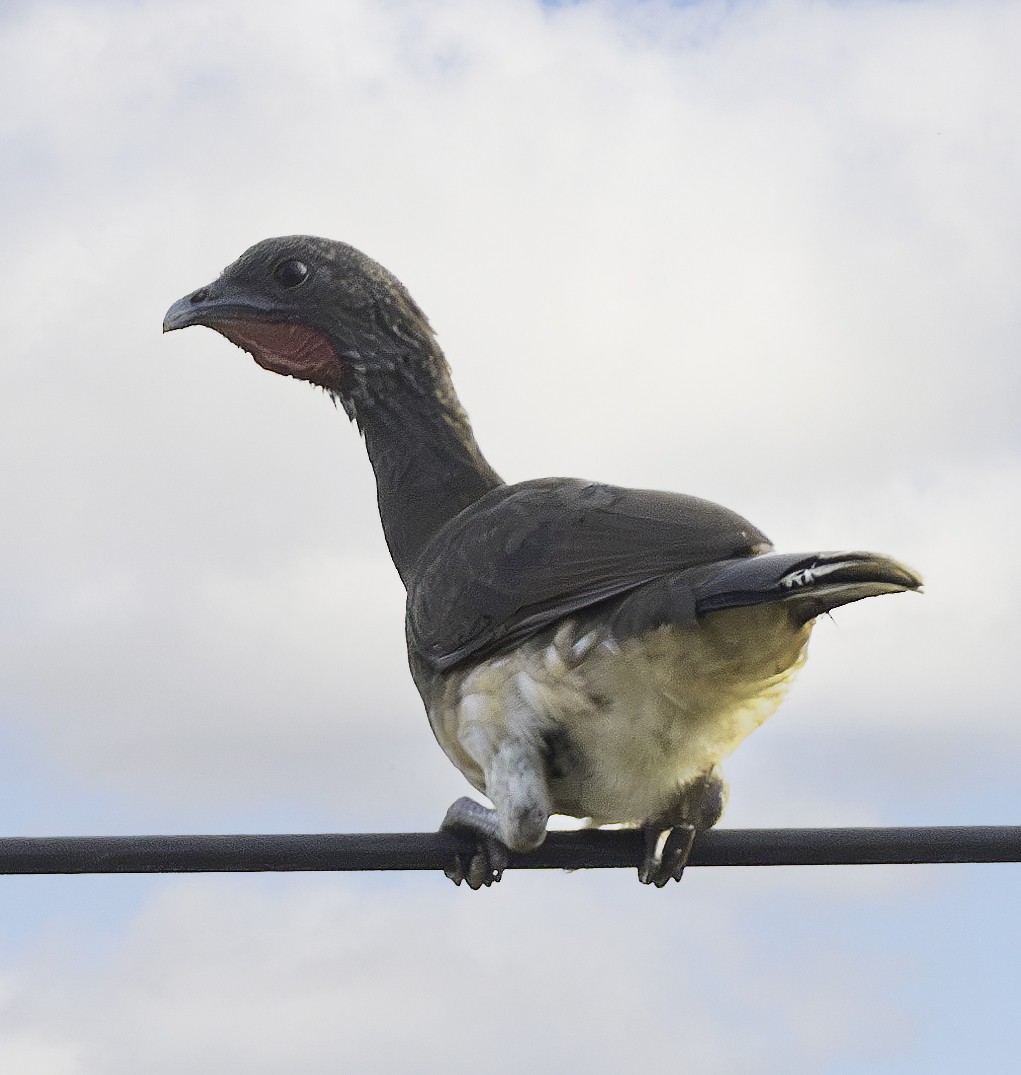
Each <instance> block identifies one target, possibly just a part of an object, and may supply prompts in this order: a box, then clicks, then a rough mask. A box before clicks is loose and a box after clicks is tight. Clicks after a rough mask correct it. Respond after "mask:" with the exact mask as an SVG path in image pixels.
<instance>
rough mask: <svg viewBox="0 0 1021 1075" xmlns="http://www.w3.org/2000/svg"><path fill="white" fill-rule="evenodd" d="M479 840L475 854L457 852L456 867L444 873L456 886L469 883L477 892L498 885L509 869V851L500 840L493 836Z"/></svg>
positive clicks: (455, 857) (455, 855)
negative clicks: (464, 882) (465, 882)
mask: <svg viewBox="0 0 1021 1075" xmlns="http://www.w3.org/2000/svg"><path fill="white" fill-rule="evenodd" d="M478 840H479V842H478V846H477V847H476V848H475V850H474V852H472V853H471V854H465V853H463V852H461V851H457V852H455V853H454V865H453V866H451V867H449V868H448V869H445V870H444V871H443V872H444V873H445V874H446V875H447V877H449V878H450V880H451V881H453V882H454V884H455V885H459V884H460V883H461V882H462V881H467V882H468V887H469V888H470V889H472V891H475V892H477V891H478V890H479V889H480V888H483V887H485V888H489V886H490V885H494V884H496V882H497V881H499V880H500V878H501V877H503V871H504V870H505V869H506V868H507V849H506V848H505V847H504V846H503V844H501V843H500V841H499V840H494V839H493V837H492V836H480V837H479V838H478Z"/></svg>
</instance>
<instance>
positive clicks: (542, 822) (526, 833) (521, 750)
mask: <svg viewBox="0 0 1021 1075" xmlns="http://www.w3.org/2000/svg"><path fill="white" fill-rule="evenodd" d="M486 794H487V795H488V796H489V797H490V799H492V801H493V806H494V807H495V809H494V810H490V809H489V808H488V807H485V806H482V805H481V804H480V803H477V802H475V801H474V800H473V799H466V798H465V799H458V800H457V802H455V803H454V804H453V806H451V807H450V809H449V810H448V811H447V816H446V817H445V818H444V819H443V823H442V825H441V826H440V828H441V829H442V830H444V831H447V832H457V833H461V834H463V835H467V836H473V837H474V838H475V839H476V841H477V847H476V851H475V853H474V855H472V857H471V858H470V859H469V860H468V862H467V864H465V862H464V861H463V858H464V856H462V855H456V856H455V860H454V866H453V868H452V869H449V870H445V871H444V872H445V873H446V875H447V876H448V877H449V878H450V879H451V880H452V881H453V882H454V884H456V885H459V884H460V883H461V882H462V881H467V882H468V887H469V888H472V889H478V888H481V887H482V886H483V885H484V886H486V887H487V888H488V887H489V885H491V884H494V883H495V882H496V881H499V880H500V878H501V876H502V875H503V871H504V869H505V868H506V866H507V851H508V848H510V849H511V850H514V851H531V850H532V849H533V848H536V847H538V846H539V844H541V843H542V842H543V840H544V839H545V838H546V823H547V822H548V821H549V815H550V808H551V803H550V795H549V788H548V787H547V783H546V761H545V758H544V756H543V755H542V754H541V752H540V751H539V750H538V749H537V748H536V747H535V746H534V745H532V744H531V743H530V742H529V741H528V740H527V739H523V738H518V737H513V736H508V737H507V738H505V739H503V740H502V741H500V742H499V743H498V744H497V745H496V747H495V749H494V750H493V751H492V754H491V755H490V758H489V762H488V764H487V766H486Z"/></svg>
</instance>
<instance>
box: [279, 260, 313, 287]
mask: <svg viewBox="0 0 1021 1075" xmlns="http://www.w3.org/2000/svg"><path fill="white" fill-rule="evenodd" d="M273 275H274V276H275V277H276V281H277V283H278V284H282V285H283V286H284V287H297V286H298V284H300V283H302V281H304V279H305V277H306V276H308V266H307V265H306V264H305V263H304V262H303V261H298V259H297V258H288V259H287V260H286V261H281V262H280V264H279V265H278V266H277V267H276V268H275V269H274V270H273Z"/></svg>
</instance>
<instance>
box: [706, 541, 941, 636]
mask: <svg viewBox="0 0 1021 1075" xmlns="http://www.w3.org/2000/svg"><path fill="white" fill-rule="evenodd" d="M921 586H922V579H921V577H920V576H919V575H916V574H915V572H914V571H912V570H911V569H910V568H908V567H905V566H904V565H903V564H899V563H897V561H896V560H892V559H890V557H889V556H880V555H878V554H877V553H873V552H814V553H804V552H802V553H766V554H765V555H762V556H750V557H748V559H746V560H731V561H729V562H728V563H727V564H726V565H725V566H724V567H723V569H722V570H721V571H720V572H719V574H718V575H715V576H714V577H713V578H712V579H710V580H709V581H707V582H704V583H701V584H700V585H698V586H697V588H696V591H695V602H696V608H697V610H698V613H699V614H700V615H701V614H702V613H705V612H718V611H720V610H721V609H725V608H741V607H744V606H747V605H759V604H763V603H766V602H772V601H782V602H783V603H784V604H786V605H787V606H788V607H789V608H790V610H791V614H792V616H793V617H794V619H795V620H796V621H798V622H799V623H807V622H808V621H809V620H811V619H814V618H815V617H816V616H819V615H821V614H822V613H823V612H829V610H830V609H833V608H838V607H839V606H840V605H848V604H850V603H851V602H852V601H861V600H862V599H863V598H865V597H875V596H877V595H878V594H884V593H901V592H902V591H904V590H918V589H921Z"/></svg>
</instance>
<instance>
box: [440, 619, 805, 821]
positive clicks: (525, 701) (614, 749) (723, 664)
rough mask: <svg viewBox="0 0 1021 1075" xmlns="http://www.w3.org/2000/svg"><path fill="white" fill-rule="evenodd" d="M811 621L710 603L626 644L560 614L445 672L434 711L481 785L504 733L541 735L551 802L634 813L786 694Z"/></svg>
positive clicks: (702, 765)
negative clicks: (550, 624)
mask: <svg viewBox="0 0 1021 1075" xmlns="http://www.w3.org/2000/svg"><path fill="white" fill-rule="evenodd" d="M810 630H811V625H810V624H809V625H806V626H805V627H801V628H794V627H792V626H791V624H790V621H789V618H788V617H787V614H786V612H785V611H784V609H783V607H782V606H781V605H775V604H774V605H757V606H753V607H750V608H742V609H732V610H728V611H726V612H718V613H713V614H711V615H709V616H706V617H704V618H703V619H701V620H700V621H699V623H698V625H697V626H696V627H674V626H666V627H660V628H657V629H656V630H655V631H652V632H650V633H649V634H647V635H645V636H644V637H643V638H641V639H633V640H629V641H627V642H625V643H624V644H622V645H620V646H618V645H616V644H614V643H613V642H609V641H606V640H605V639H603V638H601V637H599V636H598V635H596V634H595V633H592V634H590V635H588V636H585V637H582V638H578V637H577V636H576V633H575V632H576V629H575V625H574V624H573V623H570V622H569V623H565V624H564V625H563V626H562V627H561V629H560V630H559V631H558V632H557V635H556V638H555V639H554V640H553V641H552V642H547V643H545V644H543V643H539V642H534V641H533V642H526V643H525V644H523V645H522V646H520V647H518V649H516V650H515V651H513V652H512V653H511V654H509V655H506V656H500V657H496V658H491V659H490V660H488V661H485V662H483V663H482V664H481V665H479V666H476V667H475V668H472V669H470V670H469V671H467V672H464V673H460V674H458V673H456V672H455V673H453V674H451V676H450V677H449V678H448V680H447V683H446V685H445V689H444V692H443V695H442V697H441V699H440V700H439V703H438V704H437V705H435V706H434V707H433V709H432V711H431V712H430V720H431V721H432V724H433V729H434V731H435V732H436V736H437V739H438V740H439V742H440V745H441V746H442V747H443V749H444V750H445V751H446V753H447V755H448V757H450V759H451V761H453V763H454V764H455V765H456V766H457V767H458V768H459V769H460V770H461V772H462V773H464V775H465V776H466V777H467V778H468V780H469V781H470V782H471V783H472V784H473V785H474V786H475V787H476V788H478V789H479V790H480V791H483V792H485V791H486V779H485V773H486V771H487V769H488V764H489V760H490V758H491V756H492V753H493V751H494V750H495V749H496V747H497V745H498V744H499V743H501V742H502V741H504V740H505V739H506V738H507V737H508V736H514V737H524V738H526V739H529V740H531V741H533V742H536V743H541V744H543V749H544V751H545V752H546V755H545V756H546V757H547V759H548V781H549V787H550V793H551V798H552V802H553V810H554V812H556V813H560V814H568V815H570V816H573V817H584V818H591V819H592V820H593V821H594V822H595V823H597V824H607V823H611V822H625V823H626V822H632V823H639V822H642V821H645V820H648V819H650V818H652V817H655V816H657V815H658V814H660V813H662V812H663V811H664V810H666V809H668V808H669V807H670V806H671V804H672V803H673V801H674V800H675V799H676V797H677V791H678V789H679V788H680V787H681V786H682V785H684V784H686V783H687V782H688V781H690V780H692V779H694V778H695V777H698V776H700V775H702V774H705V773H708V772H710V771H711V770H712V769H714V768H715V767H716V766H717V765H718V764H719V762H720V760H721V759H722V758H723V757H724V756H725V755H727V754H729V753H730V751H732V750H733V749H734V747H736V746H737V744H738V743H740V742H741V740H742V739H744V737H745V736H746V735H748V734H749V732H751V731H753V730H754V729H755V728H757V727H758V726H759V725H760V724H761V723H762V722H763V721H764V720H765V719H766V718H767V717H768V716H769V715H770V714H771V713H772V712H773V711H774V710H775V709H776V707H777V705H778V704H779V703H780V701H781V699H782V697H783V694H784V691H785V689H786V687H787V685H788V683H789V682H790V679H791V677H792V676H793V674H794V673H795V671H797V669H798V668H799V667H800V665H801V663H802V661H803V660H804V650H805V643H806V642H807V641H808V635H809V632H810Z"/></svg>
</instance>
